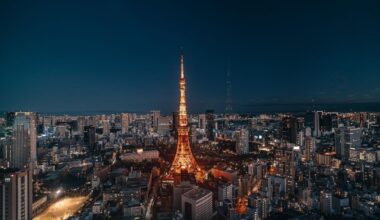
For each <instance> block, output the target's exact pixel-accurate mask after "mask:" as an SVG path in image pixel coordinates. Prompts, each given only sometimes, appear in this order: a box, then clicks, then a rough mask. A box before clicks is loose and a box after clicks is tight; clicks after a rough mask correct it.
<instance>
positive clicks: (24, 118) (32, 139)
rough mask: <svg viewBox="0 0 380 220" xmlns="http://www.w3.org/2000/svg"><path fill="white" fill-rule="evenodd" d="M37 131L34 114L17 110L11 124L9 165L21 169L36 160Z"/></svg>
mask: <svg viewBox="0 0 380 220" xmlns="http://www.w3.org/2000/svg"><path fill="white" fill-rule="evenodd" d="M36 145H37V133H36V122H35V114H34V113H32V112H17V113H16V114H15V121H14V124H13V141H12V150H11V159H10V165H11V167H12V168H19V169H22V168H24V167H25V166H28V165H29V164H32V165H34V164H35V163H36V162H37V149H36Z"/></svg>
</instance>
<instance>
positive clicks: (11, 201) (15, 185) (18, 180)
mask: <svg viewBox="0 0 380 220" xmlns="http://www.w3.org/2000/svg"><path fill="white" fill-rule="evenodd" d="M0 175H1V176H0V198H1V200H0V219H7V220H29V219H32V203H33V201H32V196H33V194H32V193H33V192H32V174H31V172H30V170H29V169H26V170H22V171H19V170H18V169H16V170H13V169H7V170H2V171H1V172H0Z"/></svg>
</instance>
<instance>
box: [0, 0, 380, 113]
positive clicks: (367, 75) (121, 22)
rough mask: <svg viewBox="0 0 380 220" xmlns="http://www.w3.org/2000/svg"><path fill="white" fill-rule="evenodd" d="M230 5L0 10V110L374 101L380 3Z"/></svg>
mask: <svg viewBox="0 0 380 220" xmlns="http://www.w3.org/2000/svg"><path fill="white" fill-rule="evenodd" d="M32 2H33V3H32ZM239 2H240V3H237V1H225V2H224V1H209V2H208V3H205V1H56V0H54V1H25V2H23V1H5V0H2V1H0V110H31V111H39V112H65V111H67V112H74V111H75V112H81V111H82V112H85V111H149V110H151V109H160V110H162V111H164V112H172V111H175V110H176V108H177V105H178V95H179V91H178V87H179V85H178V78H179V54H180V51H181V49H180V48H181V47H183V50H184V55H185V71H186V77H187V95H188V106H189V110H190V112H201V111H204V110H205V109H208V108H213V109H216V110H217V111H222V110H223V108H224V101H225V94H226V88H225V87H226V86H225V81H226V69H227V66H228V63H230V65H231V80H232V99H233V102H234V110H235V111H243V110H244V111H249V110H250V106H254V105H255V104H283V103H287V104H291V103H311V102H315V103H352V102H354V103H357V102H378V101H380V13H379V12H380V2H379V1H377V2H376V1H343V0H342V1H259V2H252V1H249V2H248V1H247V2H243V1H239ZM252 108H253V107H252Z"/></svg>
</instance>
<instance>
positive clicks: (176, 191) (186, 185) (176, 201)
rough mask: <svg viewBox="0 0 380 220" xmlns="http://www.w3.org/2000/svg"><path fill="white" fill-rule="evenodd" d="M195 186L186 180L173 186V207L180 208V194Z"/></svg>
mask: <svg viewBox="0 0 380 220" xmlns="http://www.w3.org/2000/svg"><path fill="white" fill-rule="evenodd" d="M195 188H197V186H196V185H192V184H191V183H190V182H188V181H183V182H181V183H180V184H178V185H175V186H173V209H174V210H181V209H182V194H184V193H185V192H187V191H190V190H192V189H195Z"/></svg>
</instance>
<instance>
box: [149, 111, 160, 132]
mask: <svg viewBox="0 0 380 220" xmlns="http://www.w3.org/2000/svg"><path fill="white" fill-rule="evenodd" d="M159 118H160V111H158V110H153V111H150V124H151V126H152V128H153V129H154V130H155V131H157V128H158V119H159Z"/></svg>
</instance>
